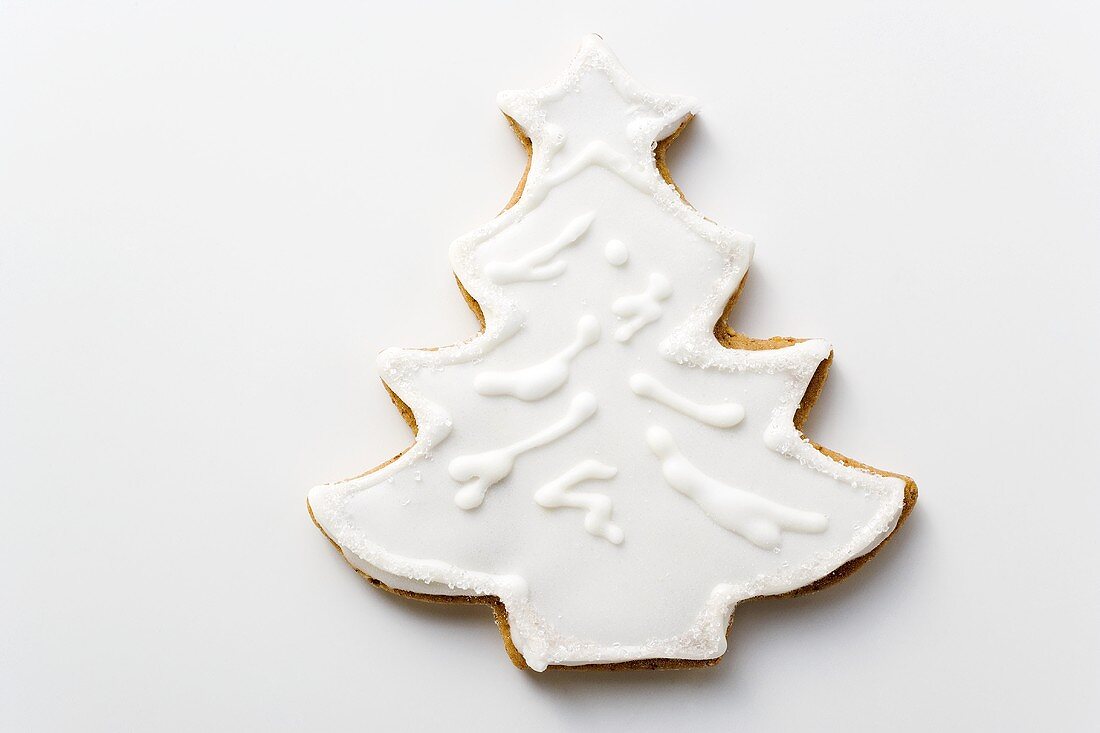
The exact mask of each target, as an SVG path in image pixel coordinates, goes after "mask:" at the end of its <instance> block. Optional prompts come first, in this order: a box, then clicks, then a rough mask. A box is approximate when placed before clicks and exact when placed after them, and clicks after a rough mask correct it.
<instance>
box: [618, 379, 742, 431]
mask: <svg viewBox="0 0 1100 733" xmlns="http://www.w3.org/2000/svg"><path fill="white" fill-rule="evenodd" d="M630 389H632V390H633V391H634V394H636V395H638V396H639V397H648V398H649V399H651V400H656V401H657V402H660V403H661V404H662V405H665V406H666V407H671V408H672V409H673V410H676V411H677V412H682V413H683V414H685V415H687V416H688V417H690V418H694V419H696V420H698V421H699V422H701V423H706V424H707V425H711V426H713V427H716V428H732V427H733V426H734V425H737V424H738V423H740V422H741V421H742V420H744V419H745V408H744V407H742V406H741V405H739V404H737V403H736V402H726V403H718V404H713V405H700V404H699V403H698V402H692V401H691V400H689V399H688V398H687V397H684V396H683V395H681V394H679V393H677V392H674V391H673V390H671V389H669V388H668V387H666V386H665V385H663V384H661V383H660V382H659V381H657V379H656V378H655V377H651V376H650V375H648V374H645V373H642V372H638V373H637V374H635V375H634V376H632V377H631V378H630Z"/></svg>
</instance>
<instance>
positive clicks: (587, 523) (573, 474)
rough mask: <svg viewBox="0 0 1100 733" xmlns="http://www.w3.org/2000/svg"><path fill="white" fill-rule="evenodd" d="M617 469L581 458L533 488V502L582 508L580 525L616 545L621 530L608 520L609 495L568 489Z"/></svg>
mask: <svg viewBox="0 0 1100 733" xmlns="http://www.w3.org/2000/svg"><path fill="white" fill-rule="evenodd" d="M617 473H618V469H617V468H615V467H614V466H609V465H607V464H606V463H600V462H599V461H597V460H593V459H591V458H589V459H588V460H585V461H581V462H580V463H578V464H577V465H576V466H573V468H571V469H569V470H568V471H566V472H565V473H563V474H562V475H561V476H559V477H558V478H556V479H554V480H553V481H550V482H549V483H546V484H543V485H542V486H541V487H540V488H539V490H538V491H536V492H535V503H536V504H538V505H539V506H541V507H546V508H547V509H557V508H558V507H573V508H576V509H585V510H586V511H587V513H586V514H585V515H584V528H585V529H586V530H588V532H589V533H590V534H594V535H596V536H597V537H603V538H604V539H605V540H607V541H608V542H610V543H612V544H615V545H618V544H620V543H621V542H622V541H623V530H622V529H621V528H620V527H618V526H617V525H615V524H613V523H612V522H611V499H610V498H609V497H608V496H607V495H606V494H594V493H587V492H580V491H572V490H571V489H572V488H573V487H574V486H576V485H577V484H580V483H582V482H584V481H591V480H592V479H600V480H603V481H606V480H608V479H612V478H614V477H615V474H617Z"/></svg>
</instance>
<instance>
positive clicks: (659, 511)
mask: <svg viewBox="0 0 1100 733" xmlns="http://www.w3.org/2000/svg"><path fill="white" fill-rule="evenodd" d="M499 101H500V104H501V108H502V109H503V110H504V112H505V113H506V114H507V115H508V116H509V117H511V118H512V119H514V120H515V121H516V123H517V124H518V125H520V126H521V127H522V128H523V130H524V132H525V133H526V134H527V135H528V136H529V137H530V139H531V146H532V150H531V167H530V171H529V174H528V177H527V181H526V184H525V187H524V189H523V192H522V195H521V196H520V198H519V200H518V201H517V202H516V203H515V205H514V206H512V207H511V208H510V209H508V210H506V211H504V212H502V213H501V214H500V215H499V216H497V218H495V219H494V220H493V221H491V222H489V223H488V224H486V225H485V226H483V227H481V228H479V229H477V230H475V231H473V232H470V233H469V234H467V235H466V236H463V237H461V238H460V239H458V240H457V241H455V242H454V243H453V244H452V246H451V250H450V252H451V265H452V268H453V270H454V272H455V275H456V276H457V277H458V278H459V279H460V281H461V282H462V284H463V285H464V286H465V288H466V289H467V291H468V292H469V293H470V294H471V296H472V297H473V298H475V299H476V300H477V302H478V304H479V305H480V307H481V309H482V312H483V314H484V321H485V328H484V331H483V332H482V333H480V334H478V335H477V336H475V337H473V338H471V339H470V340H467V341H465V342H463V343H460V344H457V345H454V346H449V347H443V348H439V349H434V350H418V349H399V348H398V349H387V350H385V351H384V352H382V354H381V355H380V356H379V359H378V367H379V372H380V374H381V376H382V378H383V379H384V380H385V382H386V384H387V385H388V386H389V388H390V389H392V390H393V392H394V393H395V394H396V395H397V396H398V397H399V398H400V399H401V400H402V401H403V402H404V403H405V404H406V405H408V406H409V408H410V409H411V410H412V411H413V413H414V414H415V416H416V421H417V428H418V431H417V434H416V439H415V442H414V443H413V445H412V446H411V447H410V448H409V449H408V450H407V451H406V452H405V453H403V454H402V455H401V456H400V457H398V458H397V459H396V460H394V461H393V462H391V463H389V464H387V465H385V466H384V467H382V468H379V469H378V470H376V471H373V472H370V473H368V474H365V475H363V476H360V477H358V478H354V479H350V480H348V481H343V482H339V483H335V484H329V485H325V486H318V487H316V488H314V489H313V490H312V491H310V494H309V503H310V507H311V509H312V511H313V514H314V516H315V517H316V519H317V522H318V523H319V524H320V525H321V526H322V527H323V528H324V530H325V532H326V533H327V534H328V535H329V536H330V537H331V538H332V539H333V540H334V541H335V542H336V543H338V544H339V546H340V547H341V549H342V551H343V552H344V555H345V557H347V558H348V559H349V561H351V562H352V564H354V565H355V566H356V567H358V568H360V569H362V570H363V571H364V572H366V573H368V574H369V575H371V576H373V577H376V578H378V579H379V580H381V581H383V582H385V583H387V584H388V585H390V586H391V587H394V588H398V589H402V590H406V591H412V592H417V593H428V594H439V595H458V596H495V597H497V598H499V599H500V601H501V603H502V604H503V605H504V607H505V609H506V610H507V614H508V626H509V631H510V634H511V640H512V642H513V643H514V644H515V646H516V648H517V649H518V650H519V652H520V654H522V656H523V658H524V660H525V661H526V663H527V664H528V665H529V666H530V667H531V668H533V669H545V668H546V667H547V666H548V665H552V664H554V665H571V664H587V663H598V662H620V661H628V660H637V659H654V658H675V659H712V658H714V657H717V656H719V655H721V654H722V653H723V652H724V651H725V648H726V642H725V632H726V628H727V625H728V623H729V620H730V613H731V612H732V610H733V608H734V606H735V605H736V604H737V603H738V602H739V601H741V600H744V599H747V598H752V597H756V596H763V595H775V594H781V593H786V592H788V591H791V590H794V589H796V588H800V587H804V586H806V585H807V584H809V583H812V582H814V581H816V580H818V579H820V578H823V577H825V576H827V575H828V574H829V573H831V572H832V571H834V570H836V569H837V568H838V567H840V566H841V565H843V564H844V563H846V562H848V561H849V560H851V559H852V558H855V557H858V556H860V555H863V554H864V553H866V552H868V551H870V550H872V549H873V548H874V547H876V546H877V545H878V544H879V543H880V542H881V541H882V540H883V539H884V538H885V537H886V536H887V535H888V534H889V533H890V531H891V530H892V529H893V528H894V526H895V524H896V522H897V520H898V516H899V514H900V512H901V509H902V500H903V489H904V483H903V482H902V481H901V480H900V479H895V478H886V477H883V476H880V475H877V474H874V473H870V472H868V471H862V470H859V469H856V468H852V467H850V466H847V465H845V464H843V463H840V462H838V461H835V460H833V459H831V458H829V457H828V456H826V455H825V454H823V453H821V452H820V451H818V450H816V449H815V448H814V447H813V446H812V445H810V444H809V443H808V442H807V441H805V440H804V439H803V438H802V436H801V435H800V434H799V433H798V431H797V430H796V429H795V427H794V422H793V420H794V415H795V412H796V410H797V409H798V406H799V404H800V402H801V400H802V397H803V395H804V394H805V391H806V387H807V385H808V384H809V382H810V379H811V378H812V377H813V374H814V371H815V370H816V369H817V367H818V365H819V364H820V363H821V362H822V361H823V360H824V359H826V358H828V356H829V353H830V347H829V345H828V344H827V343H826V342H824V341H820V340H810V341H803V342H800V343H796V344H794V345H791V346H788V347H784V348H779V349H771V350H746V349H727V348H724V347H723V346H721V345H720V344H719V343H718V342H717V341H716V340H715V339H714V335H713V329H714V324H715V322H716V321H717V320H718V319H719V317H720V316H721V315H722V313H723V309H724V307H725V304H726V302H727V301H728V300H729V298H730V296H731V294H732V293H733V292H734V290H735V289H736V288H737V287H738V285H739V283H740V282H741V279H742V277H743V276H744V273H745V270H746V268H747V267H748V265H749V262H750V261H751V258H752V252H753V243H752V240H751V239H750V238H749V237H747V236H746V235H744V234H740V233H737V232H734V231H732V230H729V229H724V228H722V227H720V226H719V225H717V224H714V223H713V222H709V221H707V220H706V219H704V218H703V217H702V215H701V214H699V213H698V212H696V211H694V210H693V209H691V208H690V207H688V206H687V205H686V204H684V203H683V201H682V200H681V198H680V196H679V194H678V193H677V192H676V191H675V190H674V189H673V188H672V187H671V186H669V185H668V184H667V183H666V182H665V181H664V179H663V178H662V177H661V174H660V172H659V171H658V170H657V168H656V165H655V164H654V160H653V148H654V144H655V142H656V141H657V140H659V139H661V138H663V137H665V136H667V135H668V134H670V133H671V132H672V131H674V130H675V129H676V128H677V127H678V126H679V125H680V124H681V123H682V121H683V120H684V118H685V117H686V116H687V115H689V114H691V113H692V112H693V111H694V110H695V102H694V101H693V100H691V99H689V98H686V97H677V96H665V95H658V94H654V93H652V92H649V91H648V90H645V89H644V88H642V87H640V86H639V85H638V84H637V82H635V81H634V80H633V79H631V78H630V77H629V76H628V75H627V74H626V72H625V71H623V69H622V67H621V66H620V65H619V63H618V61H617V60H616V59H615V58H614V56H613V55H612V54H611V53H610V52H609V51H608V50H607V48H606V47H605V46H604V44H603V43H602V42H601V41H600V40H599V39H597V38H595V37H593V38H589V39H588V40H586V42H585V44H584V46H583V48H582V49H581V52H580V54H579V55H578V56H577V58H576V59H575V60H574V61H573V63H572V64H571V65H570V67H569V69H568V71H567V72H566V74H565V75H564V76H563V77H562V78H561V79H560V80H558V81H557V82H555V83H554V84H551V85H549V86H547V87H544V88H541V89H537V90H533V91H519V92H506V93H503V94H501V95H500V97H499ZM445 112H446V110H441V114H442V113H445ZM597 205H598V207H599V216H598V217H591V215H590V214H586V212H591V211H592V210H593V208H595V207H596V206H597ZM579 217H587V218H586V219H583V220H582V223H581V224H580V225H578V224H577V221H578V218H579ZM415 226H416V223H415V222H410V229H411V230H415ZM581 226H584V228H585V230H586V231H585V232H578V231H577V230H579V229H580V228H581ZM573 233H576V238H575V239H573V240H572V241H574V242H577V243H578V244H581V242H580V237H581V235H582V234H583V236H584V237H585V241H592V242H599V243H601V245H602V244H603V243H606V242H607V241H609V240H611V239H617V240H620V241H623V242H629V244H630V259H631V262H632V263H644V264H645V266H646V267H647V268H649V269H647V270H645V272H659V273H660V274H661V275H662V276H663V277H664V278H666V281H667V283H668V284H669V286H671V287H674V288H675V290H676V295H677V297H675V298H671V299H668V300H666V301H662V302H661V308H662V313H663V315H660V319H659V320H658V321H656V322H653V323H652V325H649V326H648V327H646V328H642V329H641V330H638V331H636V332H635V333H634V334H633V335H632V337H631V338H630V339H629V340H628V341H627V342H624V343H612V342H611V340H610V339H608V340H606V341H601V342H599V343H597V344H594V345H592V346H590V347H588V348H587V350H586V352H585V354H584V356H582V357H580V358H575V359H573V360H572V361H571V362H570V363H569V366H568V375H567V378H568V383H569V385H570V386H571V387H575V389H576V390H577V391H578V392H583V393H585V394H587V397H582V395H581V394H578V395H577V396H576V397H573V402H572V404H574V405H575V404H577V403H576V400H577V399H581V401H582V403H583V404H580V405H579V406H578V407H576V408H572V407H571V400H570V395H568V394H566V393H565V391H564V390H561V391H557V392H553V391H552V392H550V393H548V394H547V395H546V396H544V397H543V398H541V399H536V400H533V401H524V402H517V401H516V400H511V399H500V398H498V397H493V396H485V395H482V394H479V392H478V391H477V390H475V389H474V388H473V387H472V385H473V384H474V382H475V379H476V377H477V375H479V374H482V373H485V372H501V373H508V372H515V371H519V370H522V369H525V368H529V367H530V366H531V364H532V361H533V360H535V359H537V358H538V355H542V354H545V353H547V351H548V349H550V348H556V347H558V346H559V345H562V344H567V343H569V342H570V339H571V338H573V334H574V333H575V329H576V328H577V324H578V321H579V319H580V318H581V317H582V316H583V315H584V314H585V313H589V312H599V309H602V308H608V307H610V306H611V304H612V303H611V301H612V300H613V299H614V296H613V295H612V293H611V292H610V286H609V282H608V280H609V272H608V263H607V261H606V259H605V254H604V249H605V247H602V246H597V247H588V246H577V247H574V248H572V249H566V248H567V247H569V246H570V245H569V244H566V243H563V242H564V239H567V238H568V237H569V236H572V235H573ZM567 235H568V236H567ZM547 243H550V244H554V245H555V247H556V245H557V243H562V244H561V247H557V248H555V247H550V246H549V245H548V244H547ZM540 250H541V252H540ZM536 253H538V254H537V256H536V257H534V258H531V255H532V254H536ZM547 254H548V256H547ZM524 258H527V259H524ZM517 262H519V263H520V266H519V267H518V268H516V269H513V270H510V269H509V266H511V265H514V264H515V263H517ZM566 262H568V269H566V268H565V267H563V265H564V264H565V263H566ZM492 263H503V264H504V270H503V271H504V272H505V278H504V279H505V280H508V284H505V283H504V282H499V281H497V280H495V279H494V278H492V277H491V276H490V271H491V270H494V269H495V268H493V267H490V265H491V264H492ZM500 272H501V270H498V275H499V274H500ZM508 274H519V275H522V276H524V277H525V279H520V280H509V278H508V277H507V275H508ZM532 275H533V276H534V278H536V279H533V280H532V279H530V276H532ZM543 277H546V278H549V281H547V280H539V279H538V278H543ZM627 317H628V318H629V317H631V316H627ZM558 371H559V372H560V370H558ZM639 371H644V372H645V373H646V374H648V375H651V376H652V377H653V378H654V379H656V380H658V381H659V382H660V383H662V384H665V385H668V386H669V387H670V388H674V389H675V391H676V392H677V393H679V394H682V395H691V396H700V395H707V394H730V395H736V396H737V401H738V402H739V403H740V404H742V405H743V407H744V409H745V413H746V415H747V418H746V420H745V421H744V422H743V423H742V425H741V426H740V427H739V428H738V429H736V430H715V429H714V428H712V427H710V426H708V425H705V424H702V423H700V422H698V421H697V420H695V419H693V418H692V417H688V416H685V415H681V414H680V413H679V412H671V411H669V412H668V413H667V414H664V415H662V416H661V421H662V423H663V424H665V425H666V426H667V427H668V429H669V430H671V431H672V432H673V433H674V434H675V435H676V439H677V441H678V442H679V444H680V445H681V446H683V447H684V448H685V449H687V450H688V452H689V454H690V455H691V457H692V461H693V464H694V466H695V467H696V468H697V469H698V471H700V472H701V473H703V474H704V475H705V476H718V477H724V478H725V479H727V480H730V481H732V482H733V483H735V484H737V485H738V486H739V487H751V489H752V493H753V495H755V496H756V497H758V498H759V499H761V500H766V501H768V502H771V503H774V504H775V505H778V506H781V507H798V509H799V510H800V511H804V512H807V513H810V514H815V515H822V516H828V526H827V528H825V530H824V531H822V532H820V533H803V532H795V531H787V532H785V533H783V535H782V544H781V547H780V550H779V551H778V552H765V551H762V550H761V549H760V548H759V547H757V546H756V545H754V544H752V543H751V542H748V541H746V539H745V537H743V536H741V535H740V534H737V533H735V532H731V531H729V530H728V529H726V528H724V527H722V526H720V525H719V524H718V523H717V522H716V521H714V520H712V519H711V518H710V517H709V516H708V515H707V514H705V513H704V512H703V511H701V509H700V505H698V504H696V503H695V502H693V501H686V500H685V497H684V496H683V495H682V494H680V493H679V492H678V491H675V490H673V489H672V488H670V487H669V484H668V482H667V481H666V480H665V479H664V478H663V477H662V475H661V471H660V463H659V462H658V461H656V460H654V457H653V454H652V452H651V450H650V448H649V447H648V445H647V442H646V434H645V429H646V427H647V426H648V425H650V424H651V423H652V422H653V415H652V414H651V413H652V412H653V408H654V405H653V404H652V402H650V401H648V400H643V399H638V396H637V395H635V394H634V392H633V391H632V390H631V389H629V388H628V387H627V385H625V384H623V381H624V378H625V377H626V376H627V375H630V374H634V373H636V372H639ZM596 397H598V399H599V414H598V415H595V416H594V415H592V412H591V411H592V410H594V409H595V401H596ZM585 404H587V408H585ZM585 413H587V415H586V416H585V417H583V418H582V417H581V416H582V415H584V414H585ZM563 415H566V416H567V418H568V416H570V415H572V416H573V419H572V420H567V419H566V418H563V417H562V416H563ZM547 431H550V432H547ZM550 436H553V437H550ZM536 443H537V445H538V449H537V450H532V451H531V452H528V453H525V454H524V455H523V459H522V460H516V456H517V455H519V453H516V452H515V450H514V449H515V447H516V446H517V445H518V446H520V448H521V449H527V450H530V448H531V447H534V446H535V444H536ZM493 445H507V446H508V448H506V449H504V450H503V452H501V449H497V450H489V451H486V449H487V448H491V447H492V446H493ZM520 452H522V450H521V451H520ZM588 458H591V459H593V460H599V461H600V462H601V463H605V464H607V465H609V466H610V465H613V466H616V467H617V468H618V473H617V474H616V475H615V476H614V477H612V478H608V479H600V481H601V484H600V486H601V487H603V488H605V493H606V494H607V495H608V496H610V497H614V500H615V508H614V509H615V518H616V520H617V521H618V522H620V523H621V524H622V525H623V527H624V528H625V529H626V530H627V531H628V532H629V534H630V541H629V542H623V543H622V544H621V545H613V544H611V543H609V542H580V541H578V535H579V534H580V533H579V532H578V531H577V527H576V525H575V523H573V522H568V521H558V520H559V519H560V517H557V516H555V513H553V512H547V511H546V510H544V509H543V508H541V507H540V506H539V505H537V504H536V503H535V502H534V501H532V500H531V496H532V493H537V492H538V490H539V488H540V487H543V486H545V485H546V484H547V483H548V482H552V481H553V480H554V479H555V478H557V477H560V476H561V474H562V472H563V471H564V470H567V469H568V467H571V466H576V465H577V464H578V463H580V462H582V461H583V460H586V459H588ZM456 460H458V465H457V468H460V469H464V470H462V471H459V472H458V476H457V477H452V475H451V472H450V470H449V469H450V468H451V467H452V466H454V465H455V461H456ZM731 477H733V478H731ZM418 478H419V480H418ZM490 479H492V480H493V481H492V483H498V484H499V489H500V490H498V491H495V492H494V494H493V497H492V500H491V501H487V502H485V503H484V504H483V505H482V506H481V507H480V508H479V509H478V510H477V511H475V512H464V511H461V510H460V509H458V508H456V506H455V500H454V497H455V490H456V488H458V484H456V481H459V482H469V483H472V484H474V485H475V486H477V487H478V488H477V489H476V490H470V491H469V496H470V497H472V498H480V495H481V494H482V492H483V489H487V488H488V486H489V485H491V484H490ZM482 486H483V488H482ZM705 490H706V493H707V495H708V496H709V495H710V494H711V493H713V492H714V491H717V490H718V489H717V487H715V486H713V485H711V484H706V485H705ZM712 490H713V491H712ZM466 491H467V488H466V487H462V488H460V489H459V493H460V494H461V493H463V492H466ZM585 493H587V492H585ZM566 496H576V493H575V492H568V493H567V494H566ZM719 496H722V494H719ZM585 509H586V516H587V507H585ZM767 516H769V517H770V516H771V515H770V514H768V515H767ZM770 521H774V519H771V520H770ZM746 531H750V532H751V530H746ZM582 539H586V538H582Z"/></svg>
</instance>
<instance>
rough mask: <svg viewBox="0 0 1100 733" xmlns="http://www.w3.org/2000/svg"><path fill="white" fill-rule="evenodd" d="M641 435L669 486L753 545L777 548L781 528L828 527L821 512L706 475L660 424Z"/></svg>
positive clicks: (812, 529)
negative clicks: (692, 462) (682, 451)
mask: <svg viewBox="0 0 1100 733" xmlns="http://www.w3.org/2000/svg"><path fill="white" fill-rule="evenodd" d="M645 438H646V442H647V443H649V448H650V450H652V451H653V452H654V453H655V454H656V455H657V457H658V458H659V459H660V460H661V473H662V474H664V477H665V480H666V481H668V483H669V485H670V486H672V488H674V489H676V490H677V491H679V492H680V493H681V494H683V495H684V496H686V497H688V498H689V499H691V500H692V501H694V502H695V503H696V504H698V505H699V507H700V508H701V509H702V510H703V511H704V512H706V515H707V516H708V517H710V518H711V519H713V520H714V521H715V522H716V523H718V524H719V525H721V526H722V527H724V528H726V529H728V530H729V531H730V532H736V533H737V534H739V535H741V536H742V537H744V538H745V539H747V540H748V541H749V542H751V543H753V544H754V545H756V546H757V547H762V548H764V549H766V550H772V549H776V548H778V547H779V543H780V540H781V538H782V532H783V530H786V531H788V532H809V533H814V534H817V533H820V532H824V531H825V530H826V529H828V528H829V520H828V519H827V518H826V517H825V515H823V514H817V513H815V512H805V511H802V510H800V509H791V508H790V507H785V506H783V505H782V504H777V503H776V502H774V501H771V500H769V499H765V498H764V497H762V496H758V495H756V494H753V493H751V492H748V491H744V490H742V489H737V488H734V487H732V486H729V485H727V484H724V483H722V482H721V481H718V480H717V479H713V478H711V477H710V476H707V475H706V474H705V473H703V472H702V471H700V470H699V469H698V468H696V467H695V466H693V465H692V464H691V462H690V461H688V459H687V458H685V457H684V454H683V453H681V452H680V449H679V448H677V447H676V442H675V441H674V440H673V439H672V434H671V433H669V432H668V431H667V430H665V429H664V428H662V427H658V426H656V425H654V426H653V427H651V428H650V429H649V430H648V431H647V432H646V436H645Z"/></svg>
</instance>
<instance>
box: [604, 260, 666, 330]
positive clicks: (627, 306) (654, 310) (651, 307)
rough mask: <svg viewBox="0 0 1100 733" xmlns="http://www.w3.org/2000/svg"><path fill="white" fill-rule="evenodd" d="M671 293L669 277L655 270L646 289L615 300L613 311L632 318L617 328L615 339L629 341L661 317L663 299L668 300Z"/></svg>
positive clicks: (612, 306)
mask: <svg viewBox="0 0 1100 733" xmlns="http://www.w3.org/2000/svg"><path fill="white" fill-rule="evenodd" d="M671 295H672V284H671V283H670V282H669V281H668V278H667V277H665V276H664V275H662V274H661V273H659V272H655V273H653V274H652V275H650V276H649V285H647V286H646V289H645V290H644V291H642V292H641V293H638V294H637V295H624V296H623V297H621V298H618V299H617V300H615V302H614V303H612V304H611V312H612V313H614V314H615V315H617V316H619V317H620V318H630V320H629V321H627V322H626V323H624V324H622V325H621V326H619V327H618V328H617V329H615V340H616V341H629V340H630V339H631V337H633V336H634V334H636V333H638V331H640V330H641V329H642V328H644V327H645V326H647V325H649V324H650V323H653V322H654V321H656V320H657V319H658V318H660V317H661V314H662V313H664V308H662V307H661V301H664V300H668V299H669V297H670V296H671Z"/></svg>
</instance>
